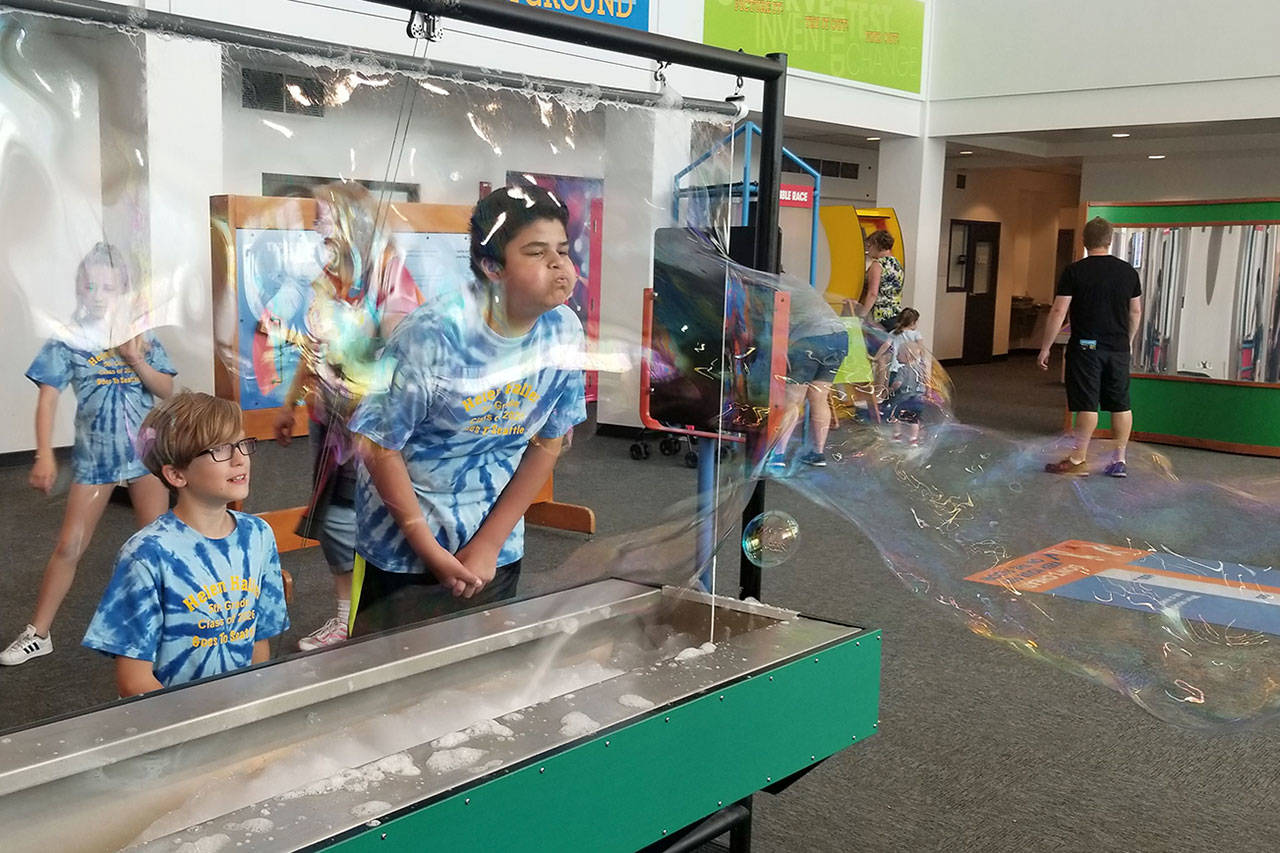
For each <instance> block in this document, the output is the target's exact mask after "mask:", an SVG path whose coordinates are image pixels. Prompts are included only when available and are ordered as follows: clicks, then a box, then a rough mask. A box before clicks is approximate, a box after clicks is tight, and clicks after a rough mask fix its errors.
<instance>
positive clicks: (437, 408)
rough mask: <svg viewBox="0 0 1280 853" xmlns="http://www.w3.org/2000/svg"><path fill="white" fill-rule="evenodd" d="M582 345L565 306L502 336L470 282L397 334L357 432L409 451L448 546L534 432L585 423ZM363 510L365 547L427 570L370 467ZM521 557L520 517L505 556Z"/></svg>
mask: <svg viewBox="0 0 1280 853" xmlns="http://www.w3.org/2000/svg"><path fill="white" fill-rule="evenodd" d="M583 343H584V341H583V334H582V324H581V323H580V322H579V321H578V317H577V315H575V314H574V313H573V311H572V309H570V308H568V307H567V306H564V305H561V306H559V307H557V308H554V309H552V310H551V311H548V312H547V313H545V314H543V315H542V316H541V317H539V318H538V321H537V322H536V323H535V324H534V326H533V328H532V329H531V330H529V332H528V333H527V334H525V335H523V336H522V337H519V338H506V337H503V336H501V335H499V334H498V333H497V332H495V331H493V330H492V329H490V328H489V326H488V325H487V324H486V323H485V321H484V317H483V311H482V309H481V306H480V305H479V304H478V303H477V301H476V297H475V295H474V294H473V293H472V292H471V290H470V288H467V289H464V290H463V291H462V292H459V293H455V294H453V295H451V296H447V297H444V298H442V299H441V300H438V301H436V302H432V303H429V304H427V305H423V306H422V307H420V308H418V309H417V310H416V311H414V312H413V313H412V314H410V315H409V316H408V317H407V318H406V319H405V321H404V322H403V323H401V324H400V327H399V328H397V329H396V331H395V334H393V335H392V337H391V341H390V342H389V343H388V344H387V348H386V350H385V352H384V353H383V358H384V359H385V360H386V361H387V363H388V364H389V365H391V366H392V373H391V377H390V382H389V385H388V387H387V388H386V389H385V390H381V391H378V392H376V393H373V394H370V395H369V396H368V397H366V398H365V399H364V402H363V403H361V404H360V408H358V409H357V410H356V414H355V416H354V417H353V418H352V420H351V430H352V431H353V432H356V433H359V434H361V435H364V436H366V437H367V438H369V439H370V440H372V441H374V442H376V443H377V444H379V445H381V446H383V447H386V448H389V449H391V450H399V451H400V452H401V454H402V456H403V457H404V461H405V464H406V465H407V467H408V469H409V478H410V480H412V482H413V488H414V491H415V492H416V493H417V496H418V504H419V505H420V506H421V508H422V512H423V515H424V516H425V517H426V519H427V523H428V524H429V525H430V527H431V530H432V531H433V532H434V533H435V537H436V541H437V542H439V543H440V544H441V545H442V546H443V547H444V548H445V549H446V550H448V551H449V552H450V553H454V552H457V550H458V549H459V548H461V547H462V546H463V545H465V544H466V543H467V542H468V541H470V539H471V537H472V536H474V535H475V533H476V531H477V530H479V529H480V525H481V524H482V523H483V522H484V519H485V517H486V516H487V515H488V513H489V510H490V509H491V508H492V507H493V505H494V503H495V502H496V501H497V500H498V496H499V495H500V494H501V493H502V490H503V489H504V488H505V487H506V485H507V483H508V482H510V480H511V477H512V475H513V474H514V473H515V470H516V466H517V465H519V464H520V459H521V457H523V456H524V451H525V448H526V447H528V445H529V442H530V441H531V440H532V439H533V438H534V437H535V436H542V437H544V438H558V437H560V436H562V435H564V434H565V433H567V432H568V431H569V430H570V429H571V428H572V427H573V426H574V425H575V424H579V423H581V422H582V421H584V420H586V417H587V411H586V400H585V396H584V388H583V372H582V366H583ZM356 512H357V515H358V518H359V532H358V534H357V538H356V551H357V552H358V553H359V554H360V555H361V556H363V557H364V558H365V559H366V560H368V561H369V562H370V563H372V564H374V565H375V566H378V567H379V568H382V569H384V570H386V571H389V572H401V573H422V572H425V571H426V566H424V565H423V564H422V561H421V560H419V559H418V557H417V555H416V554H415V553H414V552H413V549H412V548H411V547H410V546H409V543H408V542H407V541H406V540H405V538H404V537H403V536H402V535H401V534H400V530H399V528H398V527H397V525H396V522H395V519H394V518H392V517H391V514H390V513H389V512H388V511H387V508H386V507H385V506H384V505H383V503H382V500H381V498H380V497H379V496H378V492H377V489H375V488H374V486H373V482H372V480H371V479H370V477H369V472H368V471H367V470H364V468H363V466H362V467H361V471H360V482H359V487H358V490H357V495H356ZM523 554H524V522H523V520H522V521H520V522H519V523H517V524H516V527H515V529H514V530H512V531H511V535H510V536H509V537H508V538H507V541H506V542H505V543H504V544H503V546H502V551H501V553H500V554H499V556H498V565H500V566H501V565H506V564H508V563H512V562H515V561H516V560H518V559H520V558H521V556H522V555H523Z"/></svg>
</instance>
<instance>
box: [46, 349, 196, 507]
mask: <svg viewBox="0 0 1280 853" xmlns="http://www.w3.org/2000/svg"><path fill="white" fill-rule="evenodd" d="M102 337H105V335H101V336H100V335H97V334H94V333H93V332H92V330H88V329H83V328H72V329H69V330H68V331H67V332H65V333H64V334H61V335H59V336H58V337H56V338H51V339H50V340H49V341H47V342H46V343H45V345H44V346H43V347H41V348H40V352H39V353H37V355H36V358H35V361H33V362H31V366H30V367H28V368H27V378H28V379H30V380H31V381H32V382H35V383H36V384H37V385H50V386H52V387H54V388H57V389H58V390H59V391H61V390H62V389H63V388H65V387H67V385H68V384H70V385H71V390H72V391H73V392H74V393H75V395H76V438H75V447H74V450H73V451H72V455H71V474H72V478H73V479H74V480H75V481H76V482H77V483H89V484H92V483H119V482H122V481H124V480H132V479H133V478H135V477H141V476H143V475H145V474H146V473H147V468H146V466H145V465H143V464H142V461H141V460H140V459H139V458H138V454H137V452H136V451H135V450H134V441H135V440H136V439H137V437H138V428H139V427H140V426H142V419H143V418H144V417H146V415H147V412H149V411H151V407H152V406H154V405H155V402H156V400H155V397H154V396H153V395H152V393H151V392H150V391H148V390H147V386H145V385H143V384H142V380H141V379H139V378H138V374H136V373H134V372H133V368H131V367H130V366H129V365H127V364H125V361H124V359H123V358H121V357H120V356H119V354H118V353H116V351H115V350H114V349H110V348H108V347H106V346H105V345H104V342H103V341H102V340H101V339H100V338H102ZM142 338H143V340H144V341H145V342H146V345H147V355H146V361H147V364H148V365H150V366H151V367H152V368H154V369H155V370H157V371H159V372H160V373H167V374H169V375H170V376H172V375H173V374H175V373H177V372H178V371H177V370H175V369H174V367H173V365H172V364H171V363H170V362H169V356H168V354H167V353H166V352H165V351H164V347H163V346H161V344H160V341H159V340H157V339H156V336H155V335H153V334H151V333H150V332H146V333H144V334H143V336H142ZM95 339H98V340H96V341H95Z"/></svg>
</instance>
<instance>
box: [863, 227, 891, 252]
mask: <svg viewBox="0 0 1280 853" xmlns="http://www.w3.org/2000/svg"><path fill="white" fill-rule="evenodd" d="M867 245H868V246H870V247H871V248H872V249H877V250H880V251H885V252H888V251H890V250H891V249H892V248H893V235H892V234H890V233H889V232H888V231H885V230H884V229H883V228H881V229H880V230H879V231H872V232H871V233H870V234H869V235H867Z"/></svg>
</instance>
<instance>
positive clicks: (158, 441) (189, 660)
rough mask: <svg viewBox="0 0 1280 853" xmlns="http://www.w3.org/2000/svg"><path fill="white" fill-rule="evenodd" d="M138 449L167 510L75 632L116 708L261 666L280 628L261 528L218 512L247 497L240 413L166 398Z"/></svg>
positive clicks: (183, 397)
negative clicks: (111, 665) (91, 653)
mask: <svg viewBox="0 0 1280 853" xmlns="http://www.w3.org/2000/svg"><path fill="white" fill-rule="evenodd" d="M139 444H140V448H139V450H140V453H141V455H142V461H143V462H144V463H145V464H146V466H147V469H148V470H150V471H151V472H152V473H153V474H155V475H156V476H157V477H159V478H160V479H161V480H162V481H163V482H164V484H165V486H167V487H168V489H169V491H170V492H171V493H172V494H175V495H177V504H176V505H175V506H174V508H173V509H172V510H171V511H169V512H167V513H165V514H164V515H162V516H160V517H159V518H158V519H156V520H155V521H153V522H152V523H151V524H149V525H147V526H146V527H144V528H142V529H141V530H139V531H138V532H137V533H136V534H134V535H133V536H132V537H131V538H130V539H129V541H128V542H126V543H125V544H124V547H123V548H121V549H120V555H119V557H118V558H117V561H116V568H115V572H114V574H113V575H112V577H111V581H110V583H109V584H108V585H107V589H106V592H105V593H103V596H102V601H101V602H100V603H99V604H98V610H97V612H96V613H95V614H94V616H93V621H92V622H90V624H89V630H88V631H87V632H86V633H85V637H84V645H86V646H88V647H89V648H91V649H96V650H97V651H100V652H103V653H105V654H108V655H111V656H113V657H115V660H116V686H117V689H118V690H119V693H120V696H121V697H127V696H134V695H136V694H139V693H147V692H149V691H152V690H159V689H161V688H162V687H171V686H173V685H175V684H183V683H185V682H188V681H194V680H195V679H198V678H205V677H207V676H210V675H218V674H221V673H224V672H230V671H231V670H234V669H239V668H241V667H245V666H249V665H250V664H255V663H261V662H263V661H265V660H267V658H269V657H270V654H271V653H270V649H269V648H268V645H267V640H268V639H270V638H271V637H275V636H278V635H279V634H281V633H283V632H284V631H286V630H287V629H288V627H289V617H288V614H287V613H286V611H285V602H284V583H283V578H282V575H281V572H280V556H279V554H278V553H277V551H276V544H275V537H274V535H273V534H272V532H271V528H270V526H268V525H267V523H266V522H265V521H263V520H262V519H260V518H257V517H256V516H252V515H247V514H245V513H241V512H235V511H233V510H229V509H228V508H227V504H228V503H230V502H231V501H243V500H244V499H245V498H247V497H248V495H249V468H250V466H249V457H250V456H251V455H252V454H253V453H254V451H255V450H257V441H256V439H252V438H245V437H244V429H243V425H242V417H241V413H240V408H239V407H238V406H237V405H236V404H235V403H232V402H230V401H229V400H222V399H219V398H217V397H211V396H209V395H208V394H199V393H194V392H183V393H181V394H177V395H175V396H173V397H170V398H169V399H168V400H165V401H164V402H163V403H161V404H160V405H158V406H156V407H155V408H154V409H153V410H152V411H151V412H150V413H149V414H148V415H147V417H146V419H145V420H144V421H143V422H142V428H141V430H140V438H139Z"/></svg>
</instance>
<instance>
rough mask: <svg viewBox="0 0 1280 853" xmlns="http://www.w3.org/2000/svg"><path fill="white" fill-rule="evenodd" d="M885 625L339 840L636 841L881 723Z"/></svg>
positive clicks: (368, 846) (481, 844)
mask: <svg viewBox="0 0 1280 853" xmlns="http://www.w3.org/2000/svg"><path fill="white" fill-rule="evenodd" d="M879 703H880V632H879V631H869V632H866V633H862V634H858V635H856V636H855V637H851V638H849V639H847V640H843V641H841V642H839V643H837V644H835V645H832V646H829V647H827V648H825V649H823V650H821V651H819V652H815V653H813V654H811V655H807V656H806V657H804V658H801V659H798V660H795V661H792V662H790V663H787V664H784V665H782V666H780V667H778V668H776V669H773V670H769V671H767V672H764V673H761V674H759V675H755V676H752V677H750V678H747V679H745V680H743V681H739V682H737V683H734V684H732V685H729V686H728V687H725V688H723V689H721V690H717V691H715V692H713V693H709V694H706V695H703V696H699V697H696V698H694V699H690V700H687V701H685V702H682V703H680V704H678V705H674V706H671V707H668V708H665V709H656V710H655V711H654V712H653V713H652V714H651V715H650V716H648V717H645V718H643V719H641V720H639V721H638V722H634V723H631V724H628V725H625V726H623V727H622V728H619V729H617V730H614V731H611V732H608V733H605V734H601V735H599V736H598V737H596V738H594V739H593V740H590V741H587V742H585V743H581V744H577V745H575V746H573V747H572V748H570V749H567V750H565V751H563V752H559V753H555V754H552V755H550V756H548V757H547V758H545V760H542V761H539V762H538V763H536V764H531V765H526V766H524V767H521V768H519V769H516V770H513V771H511V772H509V773H506V774H505V775H501V776H498V777H496V778H491V779H489V780H488V781H485V782H481V783H480V784H478V785H475V786H473V787H471V788H468V789H466V790H464V791H460V792H458V793H455V794H451V795H450V796H449V797H448V798H446V799H443V800H439V801H437V802H434V803H430V804H428V805H426V806H424V807H422V808H419V809H417V810H415V811H410V812H408V813H406V814H403V815H401V816H399V817H395V818H392V819H390V820H387V821H384V822H383V823H382V824H381V825H380V826H376V827H373V828H371V829H368V830H363V831H362V832H361V833H360V834H359V835H355V836H350V837H348V838H345V839H343V840H341V841H339V842H338V843H336V844H335V845H334V846H333V847H331V848H330V849H334V850H339V851H342V853H353V851H365V850H369V851H372V850H377V851H382V853H393V851H410V850H414V851H417V850H447V851H450V853H457V851H485V853H489V852H490V851H494V850H502V851H517V850H519V851H544V850H545V851H568V850H591V851H609V850H617V851H632V850H636V849H638V848H640V847H643V846H645V845H647V844H650V843H653V842H654V841H657V840H660V839H661V838H662V837H663V835H664V832H675V831H676V830H678V829H681V828H682V827H685V826H687V825H689V824H691V823H694V822H696V821H698V820H700V819H702V818H703V817H706V816H707V815H710V814H712V813H714V812H716V811H718V810H719V809H720V808H721V807H723V806H728V805H729V804H731V803H733V802H735V801H737V800H741V799H743V798H744V797H747V796H749V795H750V794H752V793H754V792H756V791H758V790H760V789H762V788H764V787H766V786H768V785H770V784H772V783H773V782H776V781H778V780H780V779H783V778H785V777H787V776H790V775H791V774H794V773H796V772H798V771H800V770H803V769H804V768H805V767H808V766H810V765H812V764H816V763H817V762H818V761H821V760H822V759H824V758H827V757H828V756H831V755H833V754H835V753H836V752H839V751H840V750H842V749H844V748H845V747H848V746H851V745H853V744H855V743H857V742H859V741H861V740H863V739H865V738H867V737H869V736H871V735H872V734H874V733H875V730H876V726H877V725H878V717H879Z"/></svg>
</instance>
